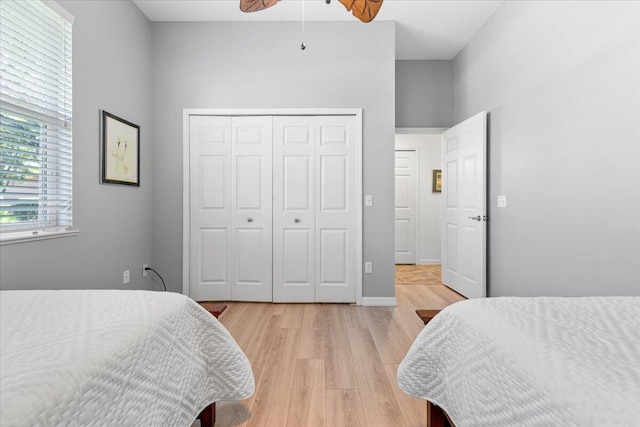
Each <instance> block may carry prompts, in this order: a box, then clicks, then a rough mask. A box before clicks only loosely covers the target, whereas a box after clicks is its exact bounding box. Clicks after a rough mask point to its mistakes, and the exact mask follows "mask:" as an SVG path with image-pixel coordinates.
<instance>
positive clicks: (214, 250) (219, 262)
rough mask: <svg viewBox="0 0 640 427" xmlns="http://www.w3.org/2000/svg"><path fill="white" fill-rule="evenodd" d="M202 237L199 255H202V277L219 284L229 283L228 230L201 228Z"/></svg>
mask: <svg viewBox="0 0 640 427" xmlns="http://www.w3.org/2000/svg"><path fill="white" fill-rule="evenodd" d="M200 239H201V240H200V242H201V244H200V253H199V254H198V255H199V256H200V269H201V270H200V278H201V280H202V282H207V283H210V284H218V285H220V284H226V283H228V282H229V280H228V269H227V247H228V244H229V238H228V230H226V229H224V228H210V229H207V228H201V229H200ZM212 255H214V256H212ZM203 261H205V262H203Z"/></svg>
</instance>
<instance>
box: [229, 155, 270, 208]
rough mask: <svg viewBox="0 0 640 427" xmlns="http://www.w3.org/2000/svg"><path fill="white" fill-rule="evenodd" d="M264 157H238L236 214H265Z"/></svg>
mask: <svg viewBox="0 0 640 427" xmlns="http://www.w3.org/2000/svg"><path fill="white" fill-rule="evenodd" d="M263 169H264V167H263V156H262V155H260V156H237V157H236V169H235V171H236V173H235V176H236V193H235V199H236V206H235V208H236V212H242V211H258V212H263V210H264V209H263V206H262V203H263V195H264V193H265V191H263V188H262V186H263V178H264V172H263Z"/></svg>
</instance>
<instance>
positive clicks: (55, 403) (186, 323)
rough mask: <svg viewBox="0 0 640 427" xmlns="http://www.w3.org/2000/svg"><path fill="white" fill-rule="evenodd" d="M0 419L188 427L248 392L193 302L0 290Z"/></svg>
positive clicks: (155, 295)
mask: <svg viewBox="0 0 640 427" xmlns="http://www.w3.org/2000/svg"><path fill="white" fill-rule="evenodd" d="M0 314H1V318H0V345H1V347H0V350H1V353H0V379H1V382H0V425H1V426H36V425H39V426H88V425H99V426H172V427H173V426H189V425H190V424H191V423H192V422H193V420H194V419H195V417H196V416H197V415H198V414H199V413H200V411H201V410H202V409H203V408H204V407H206V406H207V405H208V404H210V403H211V402H213V401H221V400H240V399H243V398H246V397H248V396H250V395H251V394H252V393H253V390H254V379H253V373H252V371H251V366H250V364H249V361H248V360H247V358H246V357H245V355H244V353H243V352H242V351H241V350H240V348H239V347H238V345H237V344H236V342H235V341H234V340H233V338H232V337H231V335H229V333H228V332H227V330H226V329H225V328H224V327H223V326H222V325H221V324H220V323H219V322H218V320H217V319H215V318H214V317H213V316H212V315H211V314H209V313H208V312H206V311H205V310H204V309H202V308H201V307H200V306H199V305H198V304H197V303H196V302H194V301H193V300H191V299H189V298H187V297H185V296H183V295H180V294H175V293H161V292H149V291H114V290H95V291H94V290H91V291H90V290H86V291H78V290H74V291H2V292H0Z"/></svg>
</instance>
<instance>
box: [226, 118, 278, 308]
mask: <svg viewBox="0 0 640 427" xmlns="http://www.w3.org/2000/svg"><path fill="white" fill-rule="evenodd" d="M231 128H232V137H231V146H232V149H231V153H232V162H231V163H232V171H231V175H232V177H233V179H232V181H231V182H232V184H231V193H232V195H233V198H234V203H233V204H232V228H233V230H234V232H233V237H232V239H233V241H232V243H231V244H232V247H233V249H234V250H233V260H232V264H233V267H232V283H233V286H232V289H231V299H233V300H236V301H272V204H271V198H272V176H271V174H272V172H271V163H272V139H273V135H272V118H271V117H270V116H269V117H264V116H255V117H233V118H232V119H231Z"/></svg>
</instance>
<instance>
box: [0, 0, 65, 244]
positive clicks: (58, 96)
mask: <svg viewBox="0 0 640 427" xmlns="http://www.w3.org/2000/svg"><path fill="white" fill-rule="evenodd" d="M52 6H53V8H52V7H50V3H49V2H48V3H44V2H42V1H39V0H28V1H25V0H21V1H16V0H9V1H5V0H2V1H0V231H2V232H3V233H4V232H13V231H20V230H39V229H47V228H54V227H60V228H68V227H70V226H71V224H72V143H71V136H72V134H71V24H72V23H71V19H70V18H69V17H68V16H63V15H65V13H64V11H63V10H61V9H59V6H57V4H55V3H54V4H53V5H52ZM54 9H56V10H54Z"/></svg>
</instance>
